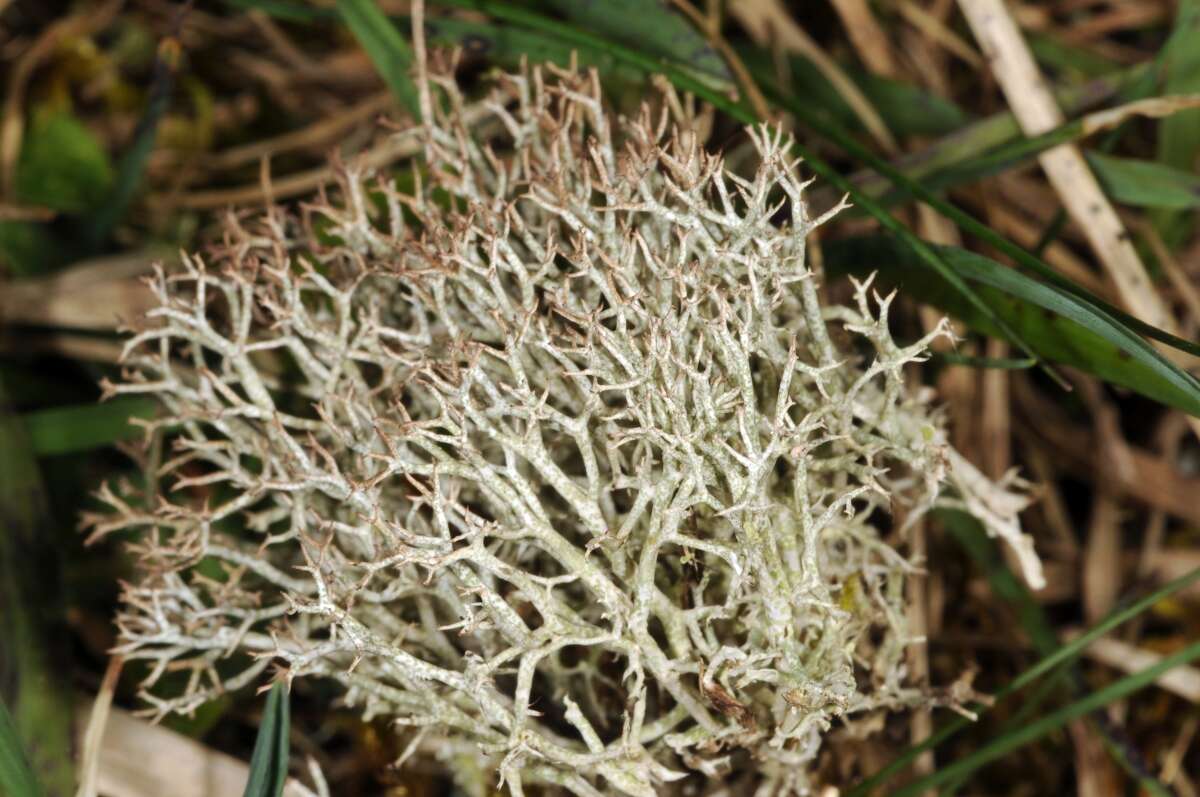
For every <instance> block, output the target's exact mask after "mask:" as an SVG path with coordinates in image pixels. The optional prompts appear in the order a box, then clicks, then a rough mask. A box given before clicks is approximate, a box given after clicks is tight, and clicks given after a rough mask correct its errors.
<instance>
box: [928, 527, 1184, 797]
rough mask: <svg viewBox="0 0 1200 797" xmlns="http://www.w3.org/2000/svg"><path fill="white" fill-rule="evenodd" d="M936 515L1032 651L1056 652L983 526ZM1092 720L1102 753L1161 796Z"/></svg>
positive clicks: (1042, 617)
mask: <svg viewBox="0 0 1200 797" xmlns="http://www.w3.org/2000/svg"><path fill="white" fill-rule="evenodd" d="M935 514H936V515H937V517H938V519H939V520H941V521H942V525H943V526H945V528H946V530H947V531H949V532H950V534H951V536H953V537H954V539H955V541H957V542H958V544H959V545H961V546H962V547H963V548H964V549H965V550H966V551H967V553H968V554H970V556H971V559H972V560H974V562H975V564H976V565H977V566H978V567H979V568H980V569H981V570H983V572H984V575H986V576H987V580H988V583H989V584H990V585H991V587H992V592H994V593H995V594H996V595H997V596H999V597H1000V598H1002V599H1003V600H1004V601H1005V602H1006V603H1008V604H1009V605H1010V606H1012V607H1013V609H1014V611H1015V612H1016V615H1017V620H1018V622H1020V624H1021V627H1022V628H1024V629H1025V633H1026V634H1028V635H1029V638H1030V640H1031V641H1032V642H1033V648H1034V650H1035V651H1037V653H1038V654H1039V655H1042V656H1048V655H1050V654H1051V653H1053V652H1054V651H1055V650H1057V649H1058V647H1059V642H1058V636H1057V635H1056V634H1055V633H1054V628H1053V627H1052V626H1051V625H1050V622H1049V620H1048V619H1047V618H1046V613H1045V612H1044V611H1043V610H1042V607H1041V605H1040V604H1039V603H1038V602H1037V600H1035V599H1034V597H1033V594H1032V593H1031V592H1030V591H1029V588H1028V587H1026V586H1025V584H1023V583H1022V582H1021V581H1020V580H1019V579H1018V578H1017V577H1016V576H1015V575H1014V574H1013V572H1012V571H1011V570H1010V569H1009V568H1008V566H1007V565H1006V564H1005V563H1004V560H1003V559H1002V558H1001V556H1000V552H999V550H998V549H997V546H996V543H995V542H994V541H993V540H991V539H989V538H988V536H987V533H986V531H985V530H984V528H983V525H982V524H981V523H980V522H979V521H978V520H976V519H975V518H974V517H972V516H971V515H968V514H967V513H965V512H958V511H946V510H938V511H936V512H935ZM1064 675H1066V682H1067V683H1066V685H1067V688H1068V690H1069V691H1070V692H1071V693H1073V694H1074V695H1075V696H1076V697H1079V696H1080V695H1081V694H1082V692H1083V684H1082V681H1081V680H1080V679H1079V678H1078V677H1077V676H1076V673H1075V672H1074V668H1070V669H1068V670H1067V671H1066V672H1065V673H1064ZM1032 716H1034V714H1033V713H1032V712H1026V711H1025V706H1024V705H1023V706H1022V707H1021V710H1020V711H1018V712H1017V714H1016V716H1013V717H1012V718H1010V719H1009V720H1008V721H1007V722H1006V723H1005V724H1004V726H1003V728H1002V730H1001V731H1000V735H1003V734H1006V733H1009V732H1010V731H1012V730H1013V729H1014V728H1019V727H1021V726H1023V725H1025V724H1026V722H1027V721H1028V717H1032ZM1091 719H1092V724H1093V726H1094V728H1095V731H1096V733H1097V734H1098V735H1099V737H1100V739H1101V740H1102V741H1103V742H1104V746H1105V749H1106V750H1107V751H1108V752H1109V754H1110V755H1111V756H1112V757H1113V759H1114V760H1115V761H1116V762H1117V763H1118V764H1119V765H1120V766H1121V767H1122V768H1123V769H1124V770H1125V771H1126V772H1127V773H1129V775H1130V776H1131V777H1132V778H1134V779H1135V780H1138V781H1139V782H1140V783H1141V785H1142V787H1143V788H1145V789H1146V790H1147V791H1149V792H1151V793H1153V794H1160V793H1161V792H1162V786H1161V784H1159V783H1158V781H1156V780H1154V779H1153V778H1152V777H1148V776H1146V775H1145V774H1144V773H1142V772H1139V771H1138V768H1137V767H1135V766H1134V765H1133V764H1132V762H1131V761H1130V760H1129V757H1128V755H1127V754H1126V751H1125V749H1124V748H1123V747H1122V746H1121V744H1120V742H1119V741H1117V740H1116V739H1114V738H1113V736H1112V734H1111V733H1110V732H1109V729H1108V728H1107V726H1106V725H1103V724H1101V723H1100V722H1098V721H1096V720H1097V718H1095V717H1093V718H1091ZM968 777H969V774H967V775H964V776H963V780H964V781H965V780H966V779H967V778H968ZM960 785H962V784H961V783H960V782H951V784H950V785H948V786H947V787H946V788H945V789H943V791H944V792H946V793H948V794H952V793H954V792H955V791H956V790H957V788H958V786H960Z"/></svg>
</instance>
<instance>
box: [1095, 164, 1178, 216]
mask: <svg viewBox="0 0 1200 797" xmlns="http://www.w3.org/2000/svg"><path fill="white" fill-rule="evenodd" d="M1085 155H1086V156H1087V160H1088V163H1089V164H1091V166H1092V169H1093V171H1095V172H1096V177H1097V178H1098V179H1099V180H1100V184H1101V185H1102V186H1104V191H1105V193H1107V194H1108V195H1109V196H1110V197H1112V199H1113V201H1115V202H1120V203H1121V204H1123V205H1132V206H1134V207H1142V208H1171V209H1175V210H1186V209H1189V208H1196V207H1200V176H1198V175H1196V174H1194V173H1192V172H1185V171H1181V170H1180V169H1176V168H1174V167H1172V166H1167V165H1165V164H1162V163H1155V162H1154V161H1146V160H1138V159H1136V158H1118V157H1115V156H1112V155H1103V154H1101V153H1099V152H1087V153H1085Z"/></svg>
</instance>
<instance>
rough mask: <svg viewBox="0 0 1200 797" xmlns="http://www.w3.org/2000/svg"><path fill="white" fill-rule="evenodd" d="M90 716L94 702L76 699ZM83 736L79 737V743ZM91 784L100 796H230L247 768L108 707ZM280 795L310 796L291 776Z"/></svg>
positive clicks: (83, 713) (243, 781)
mask: <svg viewBox="0 0 1200 797" xmlns="http://www.w3.org/2000/svg"><path fill="white" fill-rule="evenodd" d="M79 705H80V715H81V716H83V717H84V718H85V720H88V719H90V716H91V711H92V710H93V705H94V701H93V700H92V699H91V698H83V699H81V700H80V704H79ZM83 741H84V740H82V739H81V740H80V743H81V744H82V743H83ZM99 749H100V754H99V758H98V760H99V766H98V769H97V772H96V781H95V784H96V789H97V792H98V793H99V794H102V795H104V796H105V797H161V796H162V795H164V794H170V795H172V797H229V796H230V795H234V794H241V793H242V787H243V786H245V784H246V778H247V777H248V775H249V768H248V767H247V766H246V764H245V763H244V762H242V761H239V760H238V759H236V758H234V757H233V756H230V755H226V754H225V753H219V752H217V751H216V750H212V749H210V748H207V747H205V746H204V745H202V744H200V743H199V742H197V741H195V740H193V739H189V738H188V737H186V736H184V735H182V734H179V733H175V732H174V731H171V730H168V729H166V728H163V727H161V726H158V725H153V724H151V723H149V722H147V721H145V720H142V719H138V718H137V717H134V716H133V715H132V714H130V713H128V712H126V711H122V710H121V709H117V708H114V709H111V710H110V711H109V715H108V721H107V723H106V725H105V729H104V734H103V738H102V741H101V742H100V746H99ZM283 795H284V797H312V792H311V791H310V790H309V789H307V788H305V787H304V786H303V785H302V784H301V783H300V782H298V781H295V780H292V781H289V782H288V785H287V786H285V787H284V790H283Z"/></svg>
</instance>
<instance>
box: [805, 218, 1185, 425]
mask: <svg viewBox="0 0 1200 797" xmlns="http://www.w3.org/2000/svg"><path fill="white" fill-rule="evenodd" d="M935 249H936V250H937V252H938V254H939V255H940V256H941V257H942V259H943V260H944V261H945V262H946V263H947V264H948V265H949V267H950V268H952V269H953V270H954V272H955V274H956V275H958V276H959V277H960V279H962V280H964V281H965V282H966V283H967V284H969V285H970V286H971V287H972V288H973V289H974V290H975V291H976V292H978V294H979V295H980V297H981V298H982V299H983V300H984V301H985V302H987V303H988V304H989V305H990V306H991V307H992V308H993V309H994V310H995V312H996V313H997V314H998V315H999V316H1000V317H1002V318H1003V319H1004V320H1005V322H1006V323H1007V324H1009V325H1010V326H1011V327H1013V328H1014V329H1017V330H1020V333H1021V335H1022V337H1024V339H1025V340H1026V341H1028V343H1029V345H1030V346H1031V347H1032V348H1033V350H1034V351H1035V353H1036V354H1037V355H1038V356H1039V357H1041V358H1044V359H1046V360H1049V361H1051V362H1059V363H1064V364H1067V365H1073V366H1076V367H1078V368H1081V369H1083V370H1085V371H1087V372H1088V373H1091V374H1095V375H1096V376H1099V377H1100V378H1101V379H1104V380H1107V381H1109V382H1113V383H1114V384H1118V385H1122V386H1124V387H1127V388H1129V389H1130V390H1134V391H1136V392H1138V393H1140V394H1142V395H1144V396H1148V397H1150V398H1152V399H1155V400H1156V401H1159V402H1162V403H1163V404H1167V405H1169V406H1172V407H1175V408H1177V409H1181V410H1183V411H1184V412H1187V413H1190V414H1192V415H1196V416H1198V417H1200V381H1197V380H1196V378H1195V377H1193V376H1191V375H1190V374H1188V373H1186V372H1185V371H1183V370H1181V369H1179V368H1178V367H1177V366H1175V365H1174V364H1172V363H1171V362H1169V361H1168V360H1166V359H1165V358H1164V357H1163V356H1162V355H1161V354H1160V353H1159V352H1158V351H1157V350H1156V349H1154V347H1152V346H1150V345H1149V344H1148V343H1146V341H1145V340H1143V339H1142V338H1140V337H1138V336H1137V335H1135V334H1134V333H1133V332H1131V331H1130V330H1129V329H1127V328H1126V327H1125V326H1123V325H1122V324H1121V323H1120V322H1118V321H1117V320H1116V319H1114V318H1113V317H1111V316H1110V315H1108V314H1106V313H1105V312H1103V311H1102V310H1100V309H1099V308H1097V307H1095V306H1094V305H1091V304H1088V303H1087V302H1084V301H1081V300H1080V299H1079V298H1078V297H1076V296H1074V295H1073V294H1071V293H1068V292H1066V291H1063V290H1061V289H1059V288H1058V287H1056V286H1054V285H1047V284H1045V283H1042V282H1038V281H1036V280H1034V279H1031V278H1030V277H1027V276H1025V275H1024V274H1022V273H1021V272H1019V271H1016V270H1015V269H1011V268H1007V267H1005V266H1002V265H1000V264H999V263H997V262H995V261H994V260H991V259H989V258H987V257H984V256H983V255H978V254H975V253H974V252H968V251H967V250H965V249H959V248H957V247H951V246H939V247H935ZM825 258H826V269H827V271H828V272H829V273H830V274H851V275H855V276H858V277H865V276H866V275H868V274H870V273H871V272H872V271H878V272H879V277H880V279H881V280H883V281H884V282H886V283H887V284H888V285H894V286H897V287H902V289H903V290H904V292H905V293H907V294H908V295H910V296H914V297H916V298H918V299H920V300H922V301H925V302H928V303H930V304H933V305H935V306H937V307H939V308H941V309H942V310H945V311H946V312H948V313H950V314H951V315H953V316H955V317H957V318H960V319H962V320H963V321H965V322H966V323H967V324H969V325H970V326H971V327H973V328H975V329H977V330H979V331H981V332H983V333H985V334H988V335H999V334H1000V332H1001V331H1000V329H999V328H998V327H996V326H995V325H994V324H992V322H991V321H990V320H989V319H988V318H986V317H985V316H984V315H982V314H981V313H979V312H977V310H976V309H975V307H973V306H972V305H970V304H968V303H967V302H966V301H965V300H964V299H963V298H962V296H961V295H960V294H958V293H956V292H955V291H953V290H951V289H950V286H949V285H947V284H946V283H945V282H944V281H942V279H941V278H940V276H939V275H938V274H936V273H934V272H933V271H931V270H929V269H926V268H922V267H920V264H919V263H918V262H917V261H916V259H915V257H914V255H913V254H912V252H911V251H910V250H909V249H907V248H906V247H904V246H903V245H901V244H900V243H899V242H897V241H895V240H894V239H891V238H888V237H884V236H863V237H856V238H846V239H842V240H839V241H833V242H831V243H829V244H826V246H825Z"/></svg>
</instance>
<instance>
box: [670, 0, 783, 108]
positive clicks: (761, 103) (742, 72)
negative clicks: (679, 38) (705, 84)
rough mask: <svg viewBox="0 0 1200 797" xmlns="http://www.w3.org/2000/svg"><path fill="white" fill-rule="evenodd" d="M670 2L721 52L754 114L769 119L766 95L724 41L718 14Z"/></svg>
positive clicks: (676, 0)
mask: <svg viewBox="0 0 1200 797" xmlns="http://www.w3.org/2000/svg"><path fill="white" fill-rule="evenodd" d="M671 2H672V3H674V4H675V7H676V8H678V9H679V10H680V11H682V12H683V13H684V15H685V16H686V17H687V18H688V19H690V20H691V21H692V24H693V25H695V26H696V27H697V28H699V29H700V32H701V33H703V34H704V35H705V37H707V38H708V42H709V44H711V45H712V46H713V47H714V48H715V49H716V50H717V52H719V53H720V54H721V58H723V59H725V64H726V65H727V66H728V67H729V69H730V71H731V72H733V74H734V76H735V77H736V78H737V82H738V85H739V86H741V87H742V91H744V92H746V98H747V99H748V100H749V101H750V106H751V107H752V108H753V109H754V115H755V116H757V117H758V118H759V119H762V120H764V121H766V120H768V119H770V118H771V106H770V104H768V103H767V99H766V97H764V96H763V94H762V91H760V90H759V88H758V84H757V83H755V82H754V77H753V76H752V75H751V74H750V70H748V69H746V65H745V64H744V63H743V62H742V58H741V56H739V55H738V54H737V51H735V50H734V49H733V48H732V47H730V46H729V42H727V41H725V37H724V36H722V35H721V17H720V15H717V16H715V17H709V16H706V15H705V14H702V13H701V12H700V10H699V9H697V8H696V7H695V6H694V5H692V4H691V3H689V2H688V0H671Z"/></svg>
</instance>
